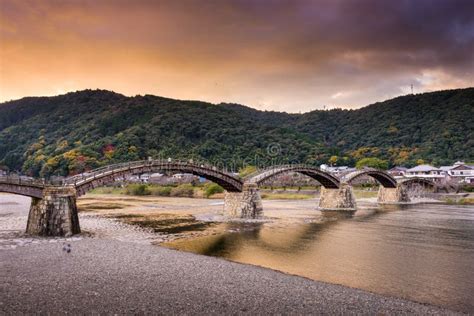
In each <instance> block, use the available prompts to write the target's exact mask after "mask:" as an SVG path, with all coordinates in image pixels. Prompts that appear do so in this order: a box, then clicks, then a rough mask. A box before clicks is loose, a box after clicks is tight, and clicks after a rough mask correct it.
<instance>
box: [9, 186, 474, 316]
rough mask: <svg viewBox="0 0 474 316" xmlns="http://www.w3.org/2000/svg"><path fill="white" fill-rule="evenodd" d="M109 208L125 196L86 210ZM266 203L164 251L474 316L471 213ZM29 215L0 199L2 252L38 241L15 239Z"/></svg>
mask: <svg viewBox="0 0 474 316" xmlns="http://www.w3.org/2000/svg"><path fill="white" fill-rule="evenodd" d="M105 200H107V202H114V203H121V202H123V201H122V200H123V197H107V198H105V197H99V198H94V199H93V200H91V201H82V202H81V203H92V204H97V203H99V202H100V201H103V202H104V201H105ZM131 201H132V200H131V199H129V200H125V202H124V203H127V204H133V203H132V202H131ZM263 203H264V204H263V207H264V212H265V216H266V217H267V220H266V221H264V222H257V223H255V222H254V223H252V222H232V223H214V224H212V225H211V226H210V227H211V228H212V229H209V232H207V233H206V232H204V234H203V237H195V236H194V235H193V236H194V237H192V238H185V239H178V240H176V241H173V242H168V243H165V244H162V245H165V246H167V247H171V248H175V249H179V250H184V251H190V252H194V253H198V254H203V255H208V256H216V257H222V258H225V259H227V260H232V261H236V262H241V263H247V264H253V265H259V266H263V267H267V268H271V269H275V270H279V271H282V272H286V273H290V274H295V275H299V276H303V277H307V278H310V279H313V280H318V281H325V282H329V283H337V284H342V285H346V286H350V287H355V288H360V289H364V290H368V291H371V292H376V293H380V294H385V295H389V296H395V297H402V298H406V299H410V300H414V301H418V302H425V303H430V304H434V305H439V306H444V307H447V308H450V309H453V310H458V311H464V312H468V313H474V207H473V206H458V205H441V204H415V205H405V206H383V207H382V206H377V205H376V204H375V203H367V202H365V203H364V202H361V201H359V202H358V205H359V208H358V211H357V212H355V213H354V214H347V213H346V214H341V213H335V212H333V213H331V212H324V213H322V212H320V211H317V210H315V205H317V201H316V200H314V199H310V200H298V201H269V200H265V201H264V202H263ZM88 205H89V204H88ZM150 206H156V207H158V206H159V208H157V209H156V208H150ZM28 207H29V199H28V198H25V197H20V196H15V195H1V194H0V246H1V245H2V242H1V241H3V246H5V247H10V246H11V245H13V244H15V245H16V244H28V243H36V242H39V241H38V240H36V239H34V240H24V239H22V238H20V237H18V235H19V234H20V233H21V232H23V231H24V227H25V225H26V216H27V214H28ZM221 208H222V202H219V201H216V200H206V199H179V198H166V199H165V198H159V199H158V200H154V199H151V200H149V201H148V200H147V201H146V202H144V201H137V202H135V204H133V205H131V206H129V208H127V209H124V210H113V212H116V211H122V212H125V213H126V212H130V210H131V211H135V209H141V211H142V212H150V211H151V210H153V211H154V212H157V211H158V212H164V213H166V214H168V215H169V214H176V215H179V214H180V215H183V214H184V213H186V214H191V215H193V216H195V217H196V218H197V219H198V220H200V219H201V220H208V221H209V220H210V221H213V220H215V219H216V218H217V217H216V216H215V214H217V213H218V212H219V210H220V209H221ZM155 209H156V210H155ZM80 218H81V226H82V228H83V230H85V231H89V232H91V233H93V234H94V235H96V236H101V235H105V236H108V237H109V238H110V237H111V236H112V238H114V239H120V240H126V241H128V240H132V239H137V238H138V239H139V240H140V241H142V242H148V241H149V240H154V238H153V236H149V234H148V233H147V234H145V235H146V236H141V235H140V232H139V231H136V230H135V229H133V230H130V229H129V228H127V227H129V226H127V225H125V226H120V225H118V223H116V222H111V221H110V220H109V219H106V218H103V219H102V217H90V216H89V215H88V213H87V212H86V213H81V214H80ZM191 227H194V226H191ZM200 233H203V232H200ZM137 234H138V235H137ZM20 235H21V234H20ZM137 236H138V237H137ZM199 236H200V235H199ZM80 238H82V237H80ZM0 248H1V247H0ZM210 273H212V271H210ZM288 295H291V293H288Z"/></svg>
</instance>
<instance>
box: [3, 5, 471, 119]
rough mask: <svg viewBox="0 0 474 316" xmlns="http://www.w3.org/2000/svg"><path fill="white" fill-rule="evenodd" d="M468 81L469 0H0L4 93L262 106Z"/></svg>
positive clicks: (360, 98)
mask: <svg viewBox="0 0 474 316" xmlns="http://www.w3.org/2000/svg"><path fill="white" fill-rule="evenodd" d="M412 84H413V87H414V91H415V93H418V92H425V91H433V90H439V89H450V88H458V87H469V86H474V1H472V0H465V1H463V0H444V1H441V0H426V1H425V0H411V1H404V0H397V1H393V0H387V1H382V0H373V1H370V0H346V1H338V0H322V1H320V0H311V1H310V0H288V1H279V0H265V1H264V0H255V1H250V0H248V1H242V0H238V1H237V0H228V1H221V0H194V1H192V0H189V1H188V0H179V1H168V0H166V1H165V0H163V1H141V0H135V1H128V0H127V1H125V0H124V1H121V0H114V1H112V0H91V1H80V0H74V1H73V0H71V1H47V0H43V1H29V0H22V1H17V0H0V102H3V101H6V100H11V99H17V98H21V97H24V96H32V95H56V94H61V93H65V92H69V91H76V90H82V89H86V88H92V89H95V88H101V89H108V90H114V91H116V92H119V93H123V94H125V95H136V94H154V95H161V96H167V97H172V98H179V99H195V100H196V99H197V100H204V101H209V102H213V103H219V102H235V103H241V104H246V105H249V106H252V107H255V108H259V109H269V110H270V109H271V110H278V111H287V112H299V111H302V112H305V111H309V110H313V109H321V108H323V106H326V108H332V107H343V108H357V107H361V106H364V105H367V104H369V103H373V102H376V101H382V100H385V99H388V98H391V97H394V96H398V95H401V94H407V93H408V92H410V85H412Z"/></svg>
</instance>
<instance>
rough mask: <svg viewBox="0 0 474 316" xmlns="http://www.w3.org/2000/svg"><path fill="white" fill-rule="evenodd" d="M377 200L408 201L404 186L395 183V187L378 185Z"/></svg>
mask: <svg viewBox="0 0 474 316" xmlns="http://www.w3.org/2000/svg"><path fill="white" fill-rule="evenodd" d="M377 202H378V203H381V204H397V203H407V202H410V198H409V197H408V192H407V189H406V187H405V186H403V185H397V187H396V188H386V187H383V186H380V188H379V193H378V196H377Z"/></svg>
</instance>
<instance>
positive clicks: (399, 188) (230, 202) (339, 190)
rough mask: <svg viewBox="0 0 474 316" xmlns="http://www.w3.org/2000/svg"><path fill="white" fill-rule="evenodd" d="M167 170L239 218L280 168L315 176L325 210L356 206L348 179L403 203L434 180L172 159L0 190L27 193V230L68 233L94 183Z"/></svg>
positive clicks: (4, 185) (258, 207)
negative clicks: (198, 180) (209, 188)
mask: <svg viewBox="0 0 474 316" xmlns="http://www.w3.org/2000/svg"><path fill="white" fill-rule="evenodd" d="M153 172H165V173H167V172H170V173H177V172H180V173H191V174H194V175H197V176H200V177H203V178H206V179H207V180H209V181H212V182H215V183H217V184H219V185H220V186H222V187H223V188H224V189H225V190H226V193H225V199H224V210H225V212H226V214H228V215H229V214H232V215H234V216H239V217H258V216H260V215H261V213H262V210H263V209H262V204H261V198H260V193H259V189H258V188H259V186H260V185H262V184H263V183H264V182H265V181H267V180H269V179H271V178H273V177H276V176H278V175H281V174H284V173H300V174H303V175H306V176H308V177H311V178H313V179H315V180H317V181H318V182H319V183H321V185H322V187H323V188H322V190H321V196H320V200H319V207H320V208H321V209H326V210H355V208H356V203H355V197H354V195H353V193H352V187H351V183H352V181H353V180H355V179H357V178H359V177H362V176H369V177H372V178H374V179H375V180H377V181H378V182H379V183H380V185H381V186H380V190H379V199H378V200H379V202H381V203H386V202H388V203H398V202H406V201H407V200H408V199H407V198H406V196H407V195H406V194H405V191H406V188H407V187H408V186H409V185H410V184H412V183H423V184H424V185H425V186H426V185H428V186H432V187H435V186H436V185H435V184H434V183H432V182H430V181H428V180H426V179H419V178H410V179H404V180H403V181H401V182H399V183H397V181H396V180H395V178H393V177H392V176H391V175H390V174H388V173H387V172H385V171H382V170H376V169H363V170H358V171H355V172H351V173H349V174H346V175H344V176H343V177H342V178H340V179H339V178H337V177H335V176H333V175H331V174H329V173H327V172H324V171H322V170H320V169H319V168H316V167H313V166H309V165H280V166H274V167H271V168H267V169H263V170H260V171H258V172H255V173H254V174H251V175H249V176H247V177H245V178H244V179H242V178H240V177H239V176H237V175H235V174H233V173H230V172H227V171H223V170H219V169H218V168H216V167H214V166H211V165H207V164H197V163H192V162H185V161H177V160H171V159H168V160H146V161H135V162H127V163H119V164H114V165H109V166H106V167H103V168H98V169H95V170H91V171H89V172H87V173H84V174H80V175H76V176H71V177H69V178H66V179H65V180H64V181H63V182H62V183H61V184H60V185H54V184H52V183H48V182H46V181H44V180H40V179H26V178H24V177H19V176H6V177H0V192H6V193H12V194H19V195H24V196H29V197H31V198H32V204H31V208H30V215H29V217H28V225H27V232H28V233H31V234H37V235H53V236H57V235H68V234H75V233H78V232H80V228H79V220H78V216H77V209H76V197H78V196H81V195H84V194H85V193H87V192H88V191H89V190H92V189H94V188H96V187H99V186H103V185H107V184H111V183H113V182H116V181H123V180H124V179H126V178H127V177H128V176H130V175H136V174H143V173H153Z"/></svg>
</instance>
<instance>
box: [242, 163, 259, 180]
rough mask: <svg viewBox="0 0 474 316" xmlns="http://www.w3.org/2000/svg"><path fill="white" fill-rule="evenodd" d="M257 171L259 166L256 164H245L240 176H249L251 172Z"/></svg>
mask: <svg viewBox="0 0 474 316" xmlns="http://www.w3.org/2000/svg"><path fill="white" fill-rule="evenodd" d="M255 171H257V167H255V166H250V165H249V166H245V167H243V168H241V169H240V170H239V176H240V177H241V178H243V177H246V176H248V175H249V174H251V173H254V172H255Z"/></svg>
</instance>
